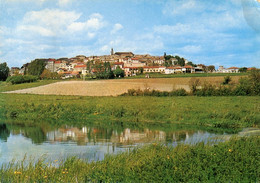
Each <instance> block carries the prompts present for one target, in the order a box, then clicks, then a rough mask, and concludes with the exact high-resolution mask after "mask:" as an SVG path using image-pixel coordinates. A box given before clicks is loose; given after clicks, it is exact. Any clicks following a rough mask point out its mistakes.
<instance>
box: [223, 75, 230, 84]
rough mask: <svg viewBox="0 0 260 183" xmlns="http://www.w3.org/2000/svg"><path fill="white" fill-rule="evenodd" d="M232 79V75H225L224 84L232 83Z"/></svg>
mask: <svg viewBox="0 0 260 183" xmlns="http://www.w3.org/2000/svg"><path fill="white" fill-rule="evenodd" d="M230 81H231V77H230V76H225V77H224V81H223V83H222V84H223V85H227V84H229V83H230Z"/></svg>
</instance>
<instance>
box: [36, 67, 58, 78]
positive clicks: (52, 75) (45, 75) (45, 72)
mask: <svg viewBox="0 0 260 183" xmlns="http://www.w3.org/2000/svg"><path fill="white" fill-rule="evenodd" d="M40 78H41V79H58V78H59V74H58V73H57V72H51V71H50V70H48V69H44V70H43V72H42V74H41V75H40Z"/></svg>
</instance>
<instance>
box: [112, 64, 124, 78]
mask: <svg viewBox="0 0 260 183" xmlns="http://www.w3.org/2000/svg"><path fill="white" fill-rule="evenodd" d="M114 74H115V76H116V77H117V78H118V77H124V76H125V72H124V71H123V70H122V69H121V68H120V67H119V66H117V68H116V70H114Z"/></svg>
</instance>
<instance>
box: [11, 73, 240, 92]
mask: <svg viewBox="0 0 260 183" xmlns="http://www.w3.org/2000/svg"><path fill="white" fill-rule="evenodd" d="M240 77H241V76H232V77H231V84H237V83H238V80H239V79H240ZM197 79H199V80H200V82H201V84H203V83H205V82H206V83H210V84H213V85H217V86H218V85H220V84H221V83H222V82H223V80H224V76H219V77H197ZM190 80H191V78H189V77H177V78H150V79H118V80H93V81H63V82H56V83H52V84H49V85H44V86H39V87H35V88H29V89H23V90H19V91H13V92H11V93H30V94H44V95H80V96H117V95H120V94H122V93H125V92H127V90H128V89H141V90H143V89H147V88H149V89H154V90H160V91H171V90H173V89H180V88H184V89H185V90H187V91H189V90H190V88H189V84H190ZM46 84H47V83H46ZM17 89H18V88H17Z"/></svg>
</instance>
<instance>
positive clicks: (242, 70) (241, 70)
mask: <svg viewBox="0 0 260 183" xmlns="http://www.w3.org/2000/svg"><path fill="white" fill-rule="evenodd" d="M246 71H247V67H241V68H240V69H239V72H246Z"/></svg>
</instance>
